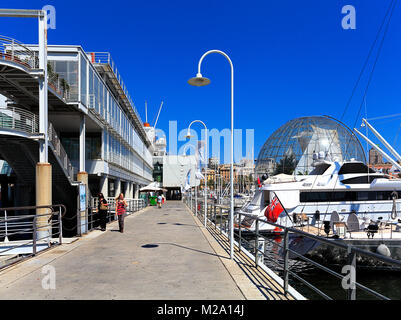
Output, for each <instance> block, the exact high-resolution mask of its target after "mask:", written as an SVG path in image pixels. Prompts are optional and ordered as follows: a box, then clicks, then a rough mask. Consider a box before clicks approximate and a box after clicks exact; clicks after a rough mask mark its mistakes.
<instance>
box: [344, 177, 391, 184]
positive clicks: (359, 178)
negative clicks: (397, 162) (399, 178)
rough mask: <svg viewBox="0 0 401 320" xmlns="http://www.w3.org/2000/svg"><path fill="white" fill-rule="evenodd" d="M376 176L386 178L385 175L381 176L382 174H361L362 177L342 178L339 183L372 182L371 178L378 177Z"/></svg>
mask: <svg viewBox="0 0 401 320" xmlns="http://www.w3.org/2000/svg"><path fill="white" fill-rule="evenodd" d="M378 178H384V179H388V178H387V177H383V176H362V177H356V178H350V179H345V180H342V181H341V183H343V184H358V183H372V182H373V180H375V179H378Z"/></svg>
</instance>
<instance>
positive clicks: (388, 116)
mask: <svg viewBox="0 0 401 320" xmlns="http://www.w3.org/2000/svg"><path fill="white" fill-rule="evenodd" d="M400 116H401V113H394V114H390V115H387V116H381V117H375V118H369V119H366V120H367V121H373V120H381V119H388V118H396V117H400Z"/></svg>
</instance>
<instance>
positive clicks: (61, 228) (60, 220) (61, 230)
mask: <svg viewBox="0 0 401 320" xmlns="http://www.w3.org/2000/svg"><path fill="white" fill-rule="evenodd" d="M58 228H59V240H58V242H59V243H60V244H63V219H62V217H61V207H60V208H59V210H58Z"/></svg>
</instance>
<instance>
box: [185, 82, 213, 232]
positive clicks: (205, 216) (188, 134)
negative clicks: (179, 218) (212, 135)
mask: <svg viewBox="0 0 401 320" xmlns="http://www.w3.org/2000/svg"><path fill="white" fill-rule="evenodd" d="M209 82H210V81H209ZM195 122H199V123H201V124H203V126H204V127H205V161H207V155H208V149H207V138H208V136H207V127H206V124H205V123H204V122H203V121H201V120H194V121H192V122H191V123H190V124H189V126H188V130H187V136H186V138H187V139H189V138H191V126H192V124H193V123H195ZM204 180H205V192H204V193H205V204H204V218H205V219H204V220H205V222H204V223H205V227H206V223H207V192H206V190H207V173H206V168H205V177H204ZM195 187H196V180H195ZM196 210H197V208H196Z"/></svg>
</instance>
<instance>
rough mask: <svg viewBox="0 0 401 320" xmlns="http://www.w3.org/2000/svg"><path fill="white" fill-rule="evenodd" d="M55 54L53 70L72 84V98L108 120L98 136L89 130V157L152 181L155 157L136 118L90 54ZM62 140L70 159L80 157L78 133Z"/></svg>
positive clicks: (52, 61) (104, 119)
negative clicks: (139, 131) (126, 110)
mask: <svg viewBox="0 0 401 320" xmlns="http://www.w3.org/2000/svg"><path fill="white" fill-rule="evenodd" d="M53 57H54V60H51V59H52V58H51V57H49V63H50V64H51V66H52V70H53V71H54V72H55V73H57V74H58V75H59V77H60V78H62V79H65V80H66V82H67V83H68V86H69V96H68V101H70V102H81V103H82V104H83V105H85V106H86V107H87V108H88V109H89V110H90V111H91V113H92V114H95V115H96V117H97V118H98V119H101V120H103V121H104V122H105V123H107V125H104V126H102V127H99V133H98V134H96V135H95V136H93V134H92V133H91V134H89V133H88V132H87V134H86V159H89V160H98V159H101V160H104V161H107V162H109V163H110V164H115V165H118V166H120V167H122V168H123V169H125V170H127V171H130V172H132V173H135V174H138V175H139V176H142V177H144V178H146V179H148V180H152V167H153V165H152V156H151V154H150V152H149V150H148V149H147V147H146V145H145V143H144V141H143V140H142V138H141V137H140V136H139V134H138V133H137V131H136V129H135V126H134V124H133V123H134V120H133V119H131V116H130V115H129V116H128V115H127V114H126V113H125V111H124V109H123V108H122V107H121V105H120V103H121V101H120V100H119V98H118V97H117V96H114V94H113V93H112V91H111V89H110V88H109V87H108V86H107V85H106V83H105V81H104V80H103V78H102V77H101V75H100V74H99V72H98V71H97V70H96V69H95V67H94V65H93V64H92V63H91V62H90V60H89V59H88V57H87V55H86V53H85V52H83V51H80V50H78V52H77V53H76V56H75V57H74V56H73V55H72V54H71V51H68V53H66V61H64V60H63V58H62V54H55V55H53ZM67 57H68V58H67ZM78 58H79V59H78ZM74 59H76V60H74ZM78 60H79V61H78ZM61 136H62V135H61ZM61 139H62V143H63V146H64V148H65V149H66V152H67V154H68V156H69V158H70V160H79V138H78V135H74V136H69V135H68V134H67V135H64V136H62V137H61Z"/></svg>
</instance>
